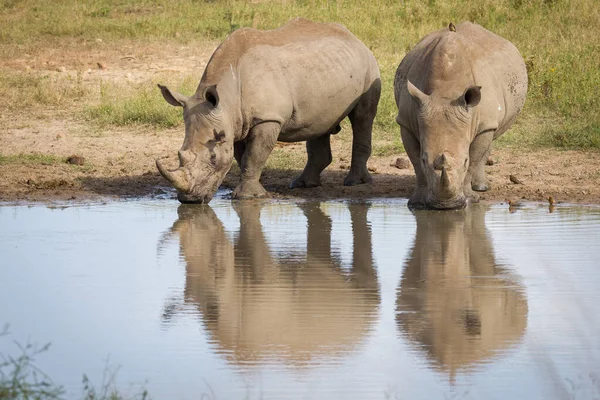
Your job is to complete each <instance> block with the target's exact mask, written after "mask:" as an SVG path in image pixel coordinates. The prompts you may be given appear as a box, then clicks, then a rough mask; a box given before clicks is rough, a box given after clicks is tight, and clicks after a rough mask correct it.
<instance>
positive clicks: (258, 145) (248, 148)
mask: <svg viewBox="0 0 600 400" xmlns="http://www.w3.org/2000/svg"><path fill="white" fill-rule="evenodd" d="M279 131H280V126H279V124H278V123H276V122H265V123H262V124H259V125H256V126H255V127H254V128H252V129H251V130H250V133H249V134H248V137H247V138H246V144H245V150H244V153H243V155H242V157H241V165H240V168H241V172H242V174H241V175H242V179H241V182H240V183H239V185H237V187H236V188H235V190H234V191H233V198H234V199H249V198H253V197H266V196H268V194H267V191H266V190H265V188H264V187H263V186H262V185H261V184H260V182H259V179H260V175H261V173H262V170H263V168H264V167H265V164H266V163H267V158H269V155H270V154H271V151H272V150H273V148H274V147H275V143H277V137H278V136H279ZM234 150H235V149H234Z"/></svg>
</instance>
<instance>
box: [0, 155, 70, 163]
mask: <svg viewBox="0 0 600 400" xmlns="http://www.w3.org/2000/svg"><path fill="white" fill-rule="evenodd" d="M64 162H65V158H64V157H58V156H54V155H50V154H39V153H34V154H11V155H6V156H5V155H2V154H0V165H8V164H28V165H31V164H40V165H53V164H60V163H64Z"/></svg>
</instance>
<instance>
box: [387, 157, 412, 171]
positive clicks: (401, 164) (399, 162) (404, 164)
mask: <svg viewBox="0 0 600 400" xmlns="http://www.w3.org/2000/svg"><path fill="white" fill-rule="evenodd" d="M390 166H391V167H396V168H398V169H407V168H409V167H410V161H408V160H407V159H406V158H404V157H398V158H396V161H394V162H393V163H391V164H390Z"/></svg>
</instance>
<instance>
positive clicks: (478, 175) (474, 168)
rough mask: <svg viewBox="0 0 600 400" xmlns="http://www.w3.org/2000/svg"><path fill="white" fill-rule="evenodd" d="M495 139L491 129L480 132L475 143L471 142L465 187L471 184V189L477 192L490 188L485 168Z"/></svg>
mask: <svg viewBox="0 0 600 400" xmlns="http://www.w3.org/2000/svg"><path fill="white" fill-rule="evenodd" d="M493 139H494V132H493V131H489V132H485V133H482V134H479V135H478V136H477V137H476V138H475V140H473V143H471V149H470V151H469V157H470V158H471V163H470V165H469V171H468V173H467V180H465V189H467V187H468V186H470V187H469V189H472V190H475V191H477V192H485V191H487V190H489V189H490V184H489V182H488V180H487V179H486V177H485V170H484V168H485V163H486V161H487V159H488V157H489V156H490V152H491V151H492V140H493ZM465 194H466V193H465Z"/></svg>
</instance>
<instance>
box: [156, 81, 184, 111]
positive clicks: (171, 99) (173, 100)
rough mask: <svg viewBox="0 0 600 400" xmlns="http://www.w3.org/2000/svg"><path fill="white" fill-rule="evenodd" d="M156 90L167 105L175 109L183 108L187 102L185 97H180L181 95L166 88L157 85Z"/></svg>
mask: <svg viewBox="0 0 600 400" xmlns="http://www.w3.org/2000/svg"><path fill="white" fill-rule="evenodd" d="M158 88H159V89H160V92H161V93H162V95H163V97H164V98H165V100H166V101H167V103H169V104H170V105H172V106H175V107H185V104H186V103H187V101H188V98H187V97H186V96H184V95H182V94H181V93H177V92H171V91H170V90H169V88H168V87H166V86H163V85H158Z"/></svg>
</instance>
